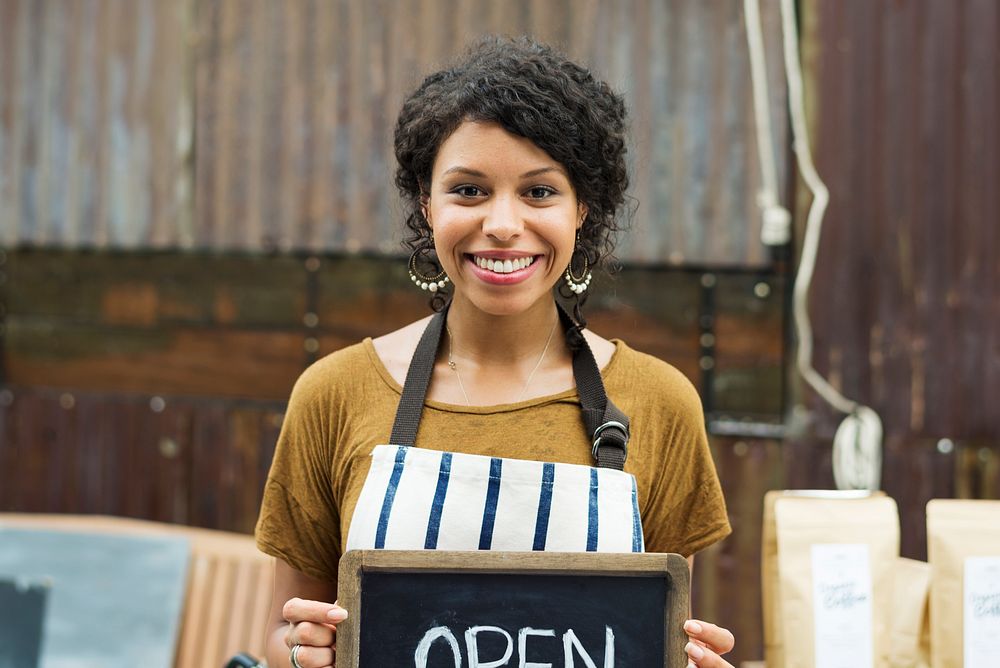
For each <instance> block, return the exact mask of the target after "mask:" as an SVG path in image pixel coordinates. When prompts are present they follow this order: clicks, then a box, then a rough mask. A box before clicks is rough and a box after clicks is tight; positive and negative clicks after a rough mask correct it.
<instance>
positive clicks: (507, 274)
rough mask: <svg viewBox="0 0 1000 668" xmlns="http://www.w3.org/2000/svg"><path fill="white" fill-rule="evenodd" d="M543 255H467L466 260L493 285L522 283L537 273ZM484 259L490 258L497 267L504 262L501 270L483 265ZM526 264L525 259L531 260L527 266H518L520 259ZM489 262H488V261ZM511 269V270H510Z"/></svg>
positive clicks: (476, 273) (481, 278) (480, 276)
mask: <svg viewBox="0 0 1000 668" xmlns="http://www.w3.org/2000/svg"><path fill="white" fill-rule="evenodd" d="M539 259H541V256H537V255H533V256H521V257H520V258H515V257H508V258H503V259H501V258H486V257H483V256H473V255H466V256H465V260H466V262H467V263H468V264H469V267H470V270H471V271H472V273H473V274H474V275H475V276H476V277H477V278H479V279H480V280H482V281H483V282H485V283H490V284H491V285H513V284H515V283H520V282H522V281H525V280H527V279H528V278H529V277H531V275H532V274H534V273H535V270H536V269H537V268H538V265H539V264H540V263H539V262H538V260H539ZM484 260H489V261H490V262H492V263H493V264H494V267H496V264H497V263H503V266H501V268H500V272H498V271H495V270H494V269H490V268H489V267H488V266H487V267H481V266H480V263H483V261H484ZM519 260H520V263H521V264H524V262H525V260H527V261H529V262H530V264H528V266H527V267H523V268H517V265H518V261H519ZM486 264H488V263H486ZM508 269H510V271H508Z"/></svg>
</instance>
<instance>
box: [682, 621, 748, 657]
mask: <svg viewBox="0 0 1000 668" xmlns="http://www.w3.org/2000/svg"><path fill="white" fill-rule="evenodd" d="M684 631H685V633H687V634H688V638H690V642H689V643H688V644H687V645H686V646H685V647H684V650H685V651H686V652H687V655H688V662H689V664H688V665H690V666H697V667H698V668H733V664H731V663H729V662H728V661H726V660H725V659H723V658H722V655H723V654H726V653H727V652H730V651H732V649H733V646H734V645H735V644H736V640H735V638H733V634H732V633H730V631H729V629H724V628H722V627H721V626H716V625H715V624H709V623H708V622H703V621H700V620H697V619H689V620H687V621H686V622H684Z"/></svg>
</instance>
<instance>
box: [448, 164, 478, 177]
mask: <svg viewBox="0 0 1000 668" xmlns="http://www.w3.org/2000/svg"><path fill="white" fill-rule="evenodd" d="M449 174H465V175H467V176H478V177H479V178H482V179H485V178H486V174H483V173H482V172H480V171H479V170H477V169H471V168H469V167H462V166H461V165H458V166H456V167H450V168H449V169H446V170H445V171H444V173H443V174H442V175H441V176H448V175H449Z"/></svg>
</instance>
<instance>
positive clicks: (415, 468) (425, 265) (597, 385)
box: [257, 39, 733, 668]
mask: <svg viewBox="0 0 1000 668" xmlns="http://www.w3.org/2000/svg"><path fill="white" fill-rule="evenodd" d="M625 127H626V124H625V108H624V104H623V103H622V100H621V98H620V97H619V96H618V95H617V94H615V93H614V92H613V91H612V90H611V89H610V87H608V85H607V84H605V83H603V82H600V81H597V80H596V79H594V77H593V76H592V75H591V73H590V72H589V71H588V70H586V69H585V68H583V67H581V66H580V65H578V64H576V63H573V62H571V61H569V60H567V59H566V58H565V57H563V56H562V55H560V54H559V53H557V52H555V51H554V50H552V49H550V48H549V47H546V46H544V45H540V44H537V43H535V42H532V41H530V40H527V39H520V40H504V39H489V40H486V41H484V42H482V43H480V44H478V45H477V46H476V47H474V48H473V49H472V50H471V51H470V53H469V54H468V55H467V56H466V58H465V59H464V60H462V61H461V62H459V63H457V64H456V65H455V66H454V67H452V68H450V69H448V70H445V71H442V72H438V73H436V74H432V75H431V76H429V77H427V79H425V80H424V82H423V83H422V84H421V86H420V87H418V89H417V90H416V91H415V92H414V93H413V94H412V95H411V96H410V97H409V98H408V99H407V101H406V102H405V104H404V105H403V109H402V111H401V112H400V116H399V121H398V123H397V126H396V135H395V149H396V157H397V160H398V163H399V166H398V170H397V174H396V184H397V186H398V187H399V189H400V192H401V194H402V196H403V201H404V203H405V205H406V207H407V213H406V225H407V229H408V232H409V235H408V238H407V240H406V243H407V245H408V246H409V247H410V248H411V249H412V250H413V255H412V256H411V258H410V261H409V266H410V270H411V275H412V277H413V280H414V282H415V283H416V284H417V285H418V287H420V288H422V289H425V290H428V291H429V292H431V293H433V295H432V306H434V307H435V310H436V311H437V313H436V314H435V315H433V316H431V317H430V318H426V319H424V320H420V321H418V322H415V323H413V324H411V325H408V326H406V327H404V328H402V329H400V330H397V331H395V332H392V333H390V334H387V335H385V336H382V337H379V338H377V339H374V340H372V339H366V340H365V341H363V342H361V343H359V344H356V345H354V346H350V347H348V348H345V349H343V350H341V351H338V352H336V353H333V354H332V355H329V356H327V357H325V358H323V359H322V360H320V361H319V362H317V363H316V364H315V365H313V366H312V367H311V368H310V369H308V370H307V371H306V372H305V373H304V374H303V375H302V377H301V378H300V379H299V381H298V383H297V384H296V387H295V390H294V391H293V394H292V397H291V400H290V402H289V407H288V412H287V415H286V419H285V423H284V426H283V428H282V433H281V436H280V438H279V442H278V446H277V449H276V452H275V458H274V462H273V464H272V468H271V472H270V475H269V477H268V483H267V487H266V489H265V495H264V501H263V506H262V508H261V515H260V520H259V522H258V526H257V542H258V545H259V546H260V548H261V549H262V550H263V551H264V552H267V553H269V554H272V555H274V556H275V557H277V562H276V572H275V591H274V596H273V602H272V616H271V631H270V636H269V655H268V658H269V661H270V665H272V666H288V665H292V666H295V667H303V668H318V667H321V666H331V665H332V664H333V662H334V657H335V643H334V639H335V629H336V624H337V623H338V622H340V621H342V620H343V619H344V618H345V616H346V615H347V614H348V612H349V611H344V610H342V609H341V608H339V607H338V606H336V605H335V604H334V603H333V601H334V600H335V598H336V593H337V588H336V582H337V565H338V562H339V559H340V557H341V555H342V554H343V553H344V552H346V551H347V550H350V549H363V548H366V549H372V548H376V549H378V548H391V549H450V550H505V551H530V550H550V551H581V552H582V551H593V552H641V551H644V550H645V551H653V552H676V553H680V554H683V555H685V556H688V557H689V558H690V557H691V556H692V555H694V554H695V553H696V552H697V551H699V550H701V549H703V548H704V547H706V546H708V545H710V544H712V543H714V542H716V541H718V540H720V539H722V538H723V537H725V536H726V534H728V533H729V523H728V521H727V517H726V510H725V504H724V501H723V499H722V494H721V491H720V486H719V482H718V479H717V477H716V473H715V468H714V466H713V464H712V459H711V456H710V454H709V451H708V444H707V439H706V436H705V429H704V417H703V415H702V410H701V404H700V401H699V398H698V395H697V393H696V392H695V390H694V388H693V387H692V386H691V384H690V383H689V382H688V381H687V379H685V378H684V377H683V376H682V375H681V374H680V373H679V372H678V371H677V370H676V369H674V368H673V367H672V366H670V365H669V364H667V363H666V362H663V361H661V360H657V359H655V358H653V357H650V356H648V355H644V354H642V353H639V352H637V351H635V350H632V349H631V348H629V347H628V346H627V345H626V344H625V343H624V342H622V341H620V340H608V339H606V338H604V337H601V336H599V335H597V334H595V333H593V332H591V331H590V330H589V329H587V328H586V322H585V321H584V319H583V314H582V306H583V304H584V302H585V298H586V292H587V288H588V286H589V284H590V275H591V271H592V269H593V268H596V267H600V266H601V264H602V263H603V262H604V261H606V260H607V258H608V257H609V256H610V254H611V251H612V248H613V241H614V236H615V233H616V232H617V231H618V229H619V227H620V226H619V222H618V221H619V220H620V218H621V216H622V205H623V203H624V199H625V196H624V193H625V189H626V187H627V184H628V176H627V172H626V170H625V142H624V135H625ZM557 295H558V296H561V298H562V299H565V300H569V301H571V302H572V304H573V308H572V311H573V316H571V315H570V314H569V312H568V311H567V310H565V309H564V308H562V307H561V306H559V299H557ZM557 331H558V332H559V333H560V335H556V332H557ZM581 417H582V419H581ZM685 630H686V632H687V633H688V634H689V636H690V637H691V639H692V642H691V643H690V644H689V646H688V655H689V657H690V660H691V661H692V662H693V663H695V664H697V665H698V666H706V667H713V666H728V665H729V664H728V663H727V662H725V660H724V659H722V658H721V657H720V656H719V655H720V654H723V653H725V652H727V651H729V650H730V649H731V648H732V644H733V640H732V635H731V634H730V633H729V632H728V631H726V630H725V629H720V628H718V627H715V626H714V625H711V624H707V623H703V622H700V623H695V622H692V623H689V624H688V625H686V626H685Z"/></svg>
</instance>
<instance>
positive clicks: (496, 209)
mask: <svg viewBox="0 0 1000 668" xmlns="http://www.w3.org/2000/svg"><path fill="white" fill-rule="evenodd" d="M523 229H524V222H523V221H522V220H521V216H520V215H519V212H518V210H517V202H516V201H514V200H512V199H511V198H509V197H497V198H495V199H494V200H493V202H491V204H490V207H489V209H488V210H487V211H486V217H485V218H484V219H483V233H484V234H485V235H486V236H488V237H492V238H494V239H496V240H497V241H510V240H511V239H514V238H516V237H517V236H518V235H520V234H521V231H522V230H523Z"/></svg>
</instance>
